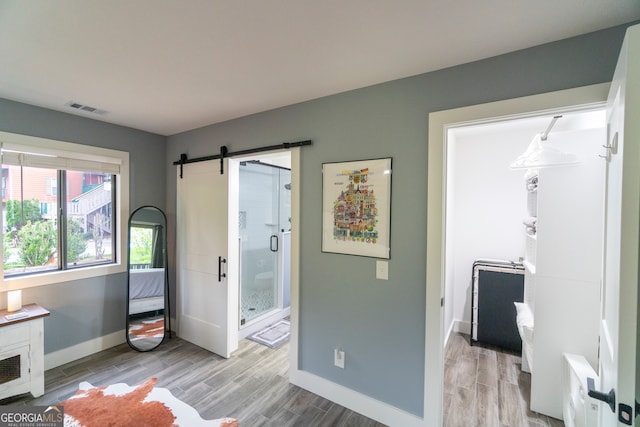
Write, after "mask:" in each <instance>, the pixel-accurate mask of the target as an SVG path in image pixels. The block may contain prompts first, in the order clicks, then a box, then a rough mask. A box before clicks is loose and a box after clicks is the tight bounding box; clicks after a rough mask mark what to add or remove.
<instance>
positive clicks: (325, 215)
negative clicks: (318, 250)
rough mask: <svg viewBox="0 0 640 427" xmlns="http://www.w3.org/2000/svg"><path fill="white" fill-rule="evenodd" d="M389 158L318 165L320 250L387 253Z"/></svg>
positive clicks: (377, 255) (371, 254) (383, 255)
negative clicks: (320, 189) (320, 223)
mask: <svg viewBox="0 0 640 427" xmlns="http://www.w3.org/2000/svg"><path fill="white" fill-rule="evenodd" d="M390 228H391V158H386V159H373V160H359V161H353V162H340V163H324V164H323V165H322V252H333V253H338V254H346V255H360V256H368V257H374V258H386V259H389V258H390V257H391V254H390V247H389V241H390V240H389V232H390Z"/></svg>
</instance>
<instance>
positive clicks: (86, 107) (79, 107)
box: [66, 101, 107, 114]
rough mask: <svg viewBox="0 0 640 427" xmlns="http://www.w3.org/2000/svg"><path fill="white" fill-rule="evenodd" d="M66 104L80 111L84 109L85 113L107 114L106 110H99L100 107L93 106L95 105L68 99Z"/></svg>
mask: <svg viewBox="0 0 640 427" xmlns="http://www.w3.org/2000/svg"><path fill="white" fill-rule="evenodd" d="M66 105H67V107H71V108H74V109H76V110H80V111H86V112H87V113H93V114H107V111H105V110H101V109H99V108H95V107H90V106H89V105H84V104H80V103H77V102H73V101H69V102H68V103H67V104H66Z"/></svg>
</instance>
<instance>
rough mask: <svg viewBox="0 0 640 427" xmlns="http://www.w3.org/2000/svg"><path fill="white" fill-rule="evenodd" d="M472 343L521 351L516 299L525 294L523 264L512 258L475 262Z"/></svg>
mask: <svg viewBox="0 0 640 427" xmlns="http://www.w3.org/2000/svg"><path fill="white" fill-rule="evenodd" d="M471 296H472V304H471V305H472V307H471V344H472V345H473V344H485V345H490V346H495V347H500V348H504V349H507V350H512V351H515V352H520V351H521V350H522V340H521V338H520V334H519V333H518V327H517V325H516V308H515V305H514V304H513V303H514V302H522V300H523V296H524V267H523V265H522V264H520V263H515V262H510V261H488V260H477V261H476V262H474V263H473V286H472V292H471Z"/></svg>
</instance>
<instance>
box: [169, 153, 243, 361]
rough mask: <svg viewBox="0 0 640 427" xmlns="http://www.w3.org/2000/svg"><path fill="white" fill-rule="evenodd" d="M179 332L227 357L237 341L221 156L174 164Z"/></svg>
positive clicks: (226, 192)
mask: <svg viewBox="0 0 640 427" xmlns="http://www.w3.org/2000/svg"><path fill="white" fill-rule="evenodd" d="M177 169H178V170H177V174H178V175H177V178H176V179H177V195H176V199H177V206H176V266H177V267H176V268H177V301H176V303H177V304H176V306H177V316H178V336H179V337H180V338H182V339H184V340H187V341H189V342H191V343H193V344H196V345H198V346H200V347H202V348H205V349H207V350H209V351H212V352H214V353H216V354H218V355H220V356H222V357H225V358H228V357H229V356H230V355H231V353H232V352H233V351H234V350H235V349H237V347H238V327H237V317H238V309H237V305H238V303H237V301H238V292H237V287H236V286H232V285H230V280H229V275H228V271H229V265H228V251H229V245H228V242H229V227H228V226H229V215H228V200H229V174H228V173H227V171H228V161H227V160H225V164H224V170H225V173H224V174H221V173H220V161H219V160H210V161H204V162H199V163H191V164H186V165H184V166H183V168H182V175H183V176H182V178H181V177H180V168H177Z"/></svg>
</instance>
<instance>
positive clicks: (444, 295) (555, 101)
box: [424, 84, 609, 425]
mask: <svg viewBox="0 0 640 427" xmlns="http://www.w3.org/2000/svg"><path fill="white" fill-rule="evenodd" d="M608 90H609V85H608V84H601V85H592V86H586V87H582V88H575V89H568V90H563V91H558V92H551V93H546V94H540V95H533V96H528V97H523V98H515V99H511V100H505V101H498V102H494V103H489V104H482V105H475V106H469V107H462V108H457V109H453V110H446V111H440V112H435V113H431V114H430V115H429V152H428V195H427V205H428V208H427V235H428V236H429V238H428V239H427V268H426V278H427V280H426V318H425V321H426V326H425V342H426V343H427V346H426V348H425V372H431V375H425V390H432V391H433V393H430V397H429V398H427V396H426V394H425V403H424V408H425V411H424V413H425V421H428V423H427V424H431V423H433V424H438V425H439V424H442V422H443V419H444V410H443V409H444V362H445V354H444V345H445V338H446V337H447V335H448V333H449V331H450V330H451V329H453V328H452V322H451V321H452V306H450V305H449V302H450V301H448V299H451V298H452V297H453V296H452V294H451V292H450V289H449V293H448V290H447V288H446V287H445V283H446V278H447V268H450V265H447V263H446V259H447V256H446V255H447V254H448V253H449V251H451V250H452V248H450V247H449V245H450V244H451V242H448V241H447V239H446V238H445V237H446V228H447V222H446V218H447V215H448V213H449V212H448V211H447V210H446V209H445V208H447V209H452V208H451V206H448V205H447V199H448V198H449V196H450V194H449V192H448V188H447V166H448V161H449V159H448V158H447V155H448V154H449V153H448V147H447V145H448V143H449V141H448V138H447V137H448V132H449V130H451V129H453V128H459V127H462V126H467V125H478V124H489V123H497V122H500V121H502V122H509V121H512V120H516V119H524V118H535V117H540V116H543V117H545V118H548V117H549V116H554V115H558V114H569V113H573V112H579V111H592V110H594V109H602V108H603V107H604V105H605V100H606V99H607V93H608ZM547 125H548V121H545V124H544V125H543V126H542V128H541V129H538V128H537V126H536V129H535V131H534V132H541V131H543V130H544V129H545V128H546V126H547ZM533 135H534V133H531V134H529V135H528V136H527V138H526V139H525V142H524V148H526V146H527V143H529V142H530V141H531V138H532V137H533ZM518 154H520V153H518ZM516 157H517V156H516ZM513 160H515V159H510V161H513ZM508 166H509V164H508V163H507V164H506V165H505V166H504V167H505V169H508ZM516 175H517V174H516ZM519 179H522V176H521V177H520V178H519ZM524 185H525V184H524V182H523V183H522V186H524ZM467 214H468V215H471V216H472V215H473V211H472V212H467ZM466 276H467V277H468V278H466V279H465V280H466V281H467V283H468V282H469V281H470V280H471V278H470V276H471V267H469V268H468V269H467V273H466ZM453 300H454V301H455V298H454V299H453ZM465 303H466V299H465ZM465 303H463V307H464V305H465ZM576 306H578V305H577V304H576ZM467 308H469V307H468V306H467ZM462 310H464V308H463V309H462ZM469 311H470V310H469ZM596 313H597V310H596ZM454 327H455V326H454ZM458 327H461V328H462V327H464V325H463V324H458ZM469 327H470V325H469ZM438 342H439V343H440V345H435V343H438ZM434 367H435V368H434ZM434 369H436V371H435V372H434ZM434 395H435V396H437V398H435V399H434V398H433V396H434ZM427 414H429V415H427Z"/></svg>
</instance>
